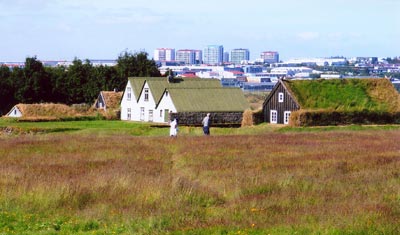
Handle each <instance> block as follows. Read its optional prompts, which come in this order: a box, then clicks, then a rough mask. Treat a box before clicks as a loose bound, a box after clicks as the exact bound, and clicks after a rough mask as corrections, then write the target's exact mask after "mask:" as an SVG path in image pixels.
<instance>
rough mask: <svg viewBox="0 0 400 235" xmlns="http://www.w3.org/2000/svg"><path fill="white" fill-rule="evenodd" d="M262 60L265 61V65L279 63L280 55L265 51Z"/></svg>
mask: <svg viewBox="0 0 400 235" xmlns="http://www.w3.org/2000/svg"><path fill="white" fill-rule="evenodd" d="M260 58H261V59H262V60H263V62H264V63H268V64H272V63H278V62H279V53H278V52H277V51H264V52H261V55H260Z"/></svg>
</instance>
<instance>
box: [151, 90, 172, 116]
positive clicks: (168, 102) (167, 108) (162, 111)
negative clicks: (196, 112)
mask: <svg viewBox="0 0 400 235" xmlns="http://www.w3.org/2000/svg"><path fill="white" fill-rule="evenodd" d="M169 112H173V113H176V112H177V110H176V108H175V105H174V102H173V100H172V98H171V96H170V94H169V92H168V90H166V91H165V92H164V94H163V96H162V97H161V100H160V102H159V103H158V106H157V110H156V113H157V117H156V118H155V122H168V118H169V116H168V115H169V114H168V113H169Z"/></svg>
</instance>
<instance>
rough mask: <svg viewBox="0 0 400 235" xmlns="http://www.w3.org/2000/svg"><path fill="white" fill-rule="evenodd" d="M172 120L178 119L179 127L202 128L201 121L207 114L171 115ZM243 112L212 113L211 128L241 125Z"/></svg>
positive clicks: (186, 113)
mask: <svg viewBox="0 0 400 235" xmlns="http://www.w3.org/2000/svg"><path fill="white" fill-rule="evenodd" d="M170 115H171V117H170V118H171V119H174V118H177V119H178V123H179V125H185V126H201V125H202V124H201V121H202V120H203V118H204V117H205V116H206V115H207V112H181V113H171V114H170ZM242 118H243V112H214V113H213V112H210V120H211V126H229V125H233V126H236V125H240V124H241V122H242Z"/></svg>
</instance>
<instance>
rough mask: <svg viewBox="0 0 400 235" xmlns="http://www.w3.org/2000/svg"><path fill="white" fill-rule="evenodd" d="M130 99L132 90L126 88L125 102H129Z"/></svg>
mask: <svg viewBox="0 0 400 235" xmlns="http://www.w3.org/2000/svg"><path fill="white" fill-rule="evenodd" d="M131 99H132V88H130V87H127V88H126V100H128V101H130V100H131Z"/></svg>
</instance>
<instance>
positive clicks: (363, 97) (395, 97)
mask: <svg viewBox="0 0 400 235" xmlns="http://www.w3.org/2000/svg"><path fill="white" fill-rule="evenodd" d="M284 85H285V86H286V87H287V88H288V89H289V92H291V93H292V95H294V97H295V98H296V99H297V101H298V103H299V105H300V107H301V108H302V109H333V110H337V111H361V110H371V111H382V112H398V111H400V95H399V93H398V92H397V91H396V89H395V88H394V87H393V85H392V83H391V82H390V81H389V80H387V79H372V78H371V79H329V80H324V79H319V80H296V81H287V80H285V81H284Z"/></svg>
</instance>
